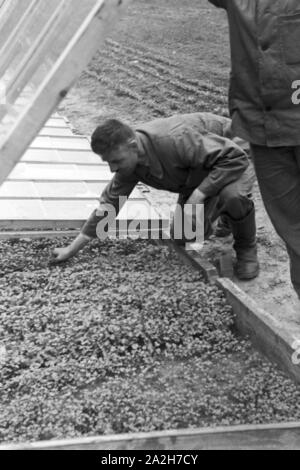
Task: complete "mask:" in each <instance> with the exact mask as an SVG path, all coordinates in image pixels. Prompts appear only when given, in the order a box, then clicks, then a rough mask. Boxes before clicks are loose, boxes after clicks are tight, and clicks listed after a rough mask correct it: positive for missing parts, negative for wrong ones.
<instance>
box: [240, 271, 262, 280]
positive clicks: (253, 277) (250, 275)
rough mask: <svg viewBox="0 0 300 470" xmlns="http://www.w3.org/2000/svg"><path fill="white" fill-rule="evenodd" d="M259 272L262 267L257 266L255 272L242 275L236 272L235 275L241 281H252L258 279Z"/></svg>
mask: <svg viewBox="0 0 300 470" xmlns="http://www.w3.org/2000/svg"><path fill="white" fill-rule="evenodd" d="M259 273H260V268H257V270H256V271H255V272H254V273H253V274H248V275H240V274H239V273H237V272H235V275H236V277H237V278H238V279H239V280H240V281H251V280H252V279H256V278H257V277H258V276H259Z"/></svg>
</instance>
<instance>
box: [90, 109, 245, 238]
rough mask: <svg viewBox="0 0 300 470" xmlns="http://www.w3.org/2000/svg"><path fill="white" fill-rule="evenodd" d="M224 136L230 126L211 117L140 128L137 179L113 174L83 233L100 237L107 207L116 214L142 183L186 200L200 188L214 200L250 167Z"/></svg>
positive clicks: (191, 116)
mask: <svg viewBox="0 0 300 470" xmlns="http://www.w3.org/2000/svg"><path fill="white" fill-rule="evenodd" d="M224 134H225V135H231V129H230V120H228V119H226V118H223V117H219V116H215V115H213V114H210V113H195V114H186V115H176V116H173V117H170V118H167V119H157V120H155V121H152V122H149V123H147V124H144V125H141V126H139V127H138V128H137V129H136V139H137V143H138V148H139V161H138V164H137V166H136V168H135V171H134V173H133V174H132V175H131V176H130V177H126V178H125V177H122V176H121V175H120V174H118V173H116V174H115V176H114V177H113V179H112V181H111V182H110V183H109V184H108V186H107V187H106V188H105V190H104V192H103V193H102V195H101V198H100V206H99V208H98V210H95V211H94V212H93V214H92V215H91V216H90V218H89V220H88V221H87V222H86V224H85V225H84V227H83V229H82V233H83V234H85V235H87V236H89V237H96V228H97V225H98V223H99V222H100V220H101V219H103V215H102V216H100V215H99V214H103V212H104V211H105V205H107V204H109V205H112V206H114V208H115V209H116V212H117V213H118V212H119V210H120V209H121V208H120V207H119V198H120V197H121V196H126V197H129V196H130V194H131V192H132V191H133V189H134V187H135V186H136V184H137V183H139V182H142V183H145V184H147V185H149V186H152V187H154V188H156V189H162V190H167V191H171V192H174V193H181V194H185V195H190V194H192V192H193V191H194V190H195V189H196V188H199V189H200V190H201V191H202V192H203V193H204V194H205V195H206V196H207V197H212V196H216V195H217V194H218V193H219V192H220V191H221V190H222V189H223V188H224V187H225V186H227V185H228V184H230V183H232V182H234V181H236V180H237V179H239V177H240V176H241V175H242V174H243V172H244V171H245V170H246V169H247V168H248V166H249V160H248V157H247V154H246V153H245V152H244V151H243V150H242V148H241V147H240V146H238V145H237V144H236V143H235V142H233V141H232V140H230V139H227V138H226V137H224Z"/></svg>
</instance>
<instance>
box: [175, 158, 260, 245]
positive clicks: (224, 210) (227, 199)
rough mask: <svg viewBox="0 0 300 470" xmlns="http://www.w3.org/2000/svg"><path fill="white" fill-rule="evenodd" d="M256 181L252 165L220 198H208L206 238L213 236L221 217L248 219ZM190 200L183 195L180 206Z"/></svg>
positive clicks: (221, 193)
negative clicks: (215, 225) (214, 227)
mask: <svg viewBox="0 0 300 470" xmlns="http://www.w3.org/2000/svg"><path fill="white" fill-rule="evenodd" d="M254 181H255V171H254V168H253V165H252V163H250V165H249V167H248V169H247V170H246V171H245V172H244V173H243V175H242V176H241V177H240V178H239V179H238V180H237V181H234V182H233V183H231V184H229V185H227V186H224V188H223V189H222V190H221V191H220V193H219V194H218V196H215V197H212V198H208V199H207V200H206V201H205V212H204V214H205V238H208V237H209V236H210V235H211V234H212V232H213V230H212V225H213V223H214V222H215V221H216V220H217V218H218V217H219V216H220V215H227V216H229V217H230V219H232V220H236V221H240V220H242V219H244V218H245V217H247V215H248V214H249V213H250V212H251V210H252V209H253V202H252V201H251V199H250V198H249V194H251V192H252V188H253V184H254ZM188 199H189V196H187V195H183V194H181V195H180V196H179V199H178V204H180V205H181V207H183V206H184V204H186V202H187V200H188Z"/></svg>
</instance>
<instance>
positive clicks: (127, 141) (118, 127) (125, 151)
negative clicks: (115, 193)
mask: <svg viewBox="0 0 300 470" xmlns="http://www.w3.org/2000/svg"><path fill="white" fill-rule="evenodd" d="M91 147H92V150H93V152H94V153H96V154H97V155H99V156H100V157H101V158H102V160H103V161H105V162H107V163H108V164H109V166H110V169H111V171H112V172H113V173H116V172H118V173H120V174H121V175H122V176H130V175H131V174H132V173H133V172H134V170H135V167H136V165H137V161H138V147H137V142H136V137H135V133H134V130H133V129H131V127H130V126H128V125H127V124H124V123H122V122H120V121H118V120H116V119H110V120H108V121H105V123H104V124H102V125H101V126H99V127H97V129H96V130H95V131H94V133H93V135H92V142H91Z"/></svg>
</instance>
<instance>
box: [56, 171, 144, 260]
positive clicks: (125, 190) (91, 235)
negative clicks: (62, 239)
mask: <svg viewBox="0 0 300 470" xmlns="http://www.w3.org/2000/svg"><path fill="white" fill-rule="evenodd" d="M137 183H138V180H137V179H136V178H135V177H132V178H130V179H128V178H127V179H126V180H125V179H122V177H121V176H119V175H118V174H116V175H115V176H114V178H113V179H112V180H111V182H110V183H109V184H108V185H107V186H106V188H105V190H104V191H103V193H102V195H101V198H100V203H99V207H98V209H96V210H95V211H94V212H93V213H92V214H91V215H90V217H89V219H88V220H87V221H86V223H85V224H84V226H83V227H82V229H81V233H80V234H79V235H78V236H77V237H76V239H75V240H74V241H73V242H72V243H71V244H70V245H68V246H66V247H64V248H56V249H55V250H54V251H53V254H52V258H51V260H50V263H51V264H60V263H64V262H65V261H67V260H68V259H70V258H72V257H73V256H75V255H76V254H77V253H78V252H79V251H80V250H82V249H83V248H84V247H85V246H86V245H88V244H89V242H90V241H91V240H93V239H95V238H97V226H98V224H99V222H101V220H103V219H104V218H105V217H106V214H107V208H108V207H113V208H114V211H115V214H116V215H118V213H119V212H120V210H121V209H122V206H120V198H128V197H129V196H130V194H131V193H132V191H133V189H134V188H135V186H136V184H137ZM123 202H125V201H123Z"/></svg>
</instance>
